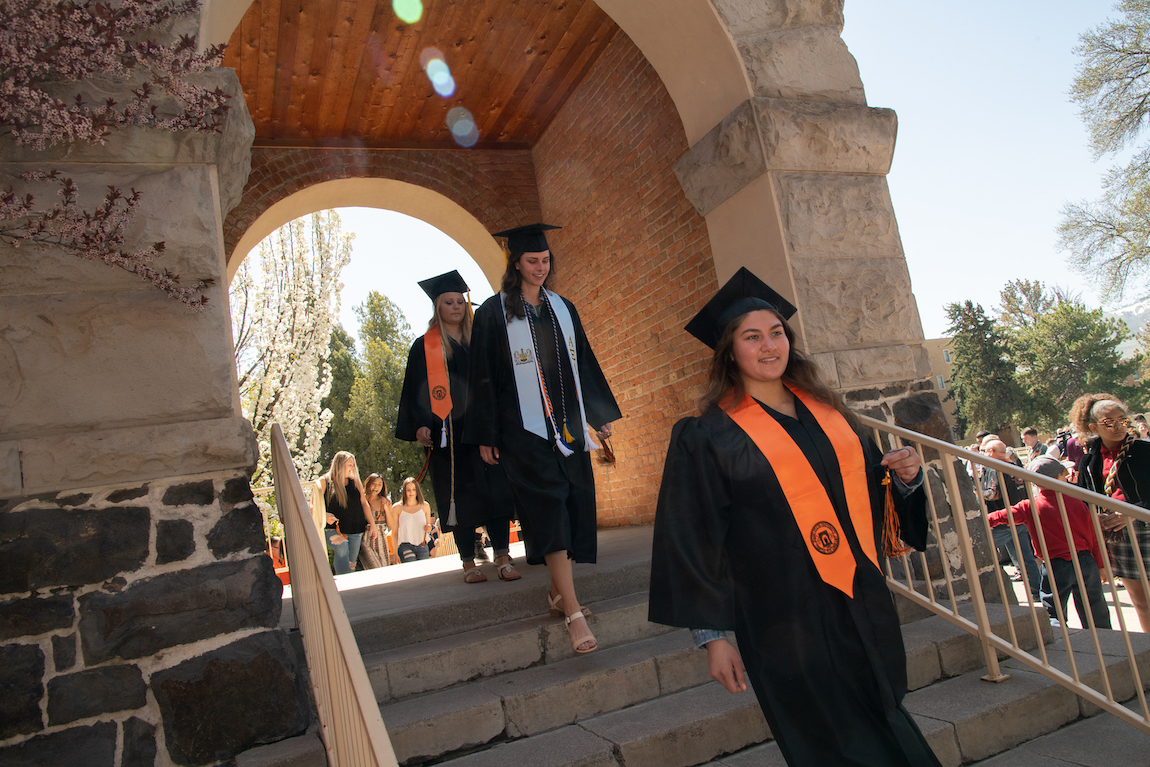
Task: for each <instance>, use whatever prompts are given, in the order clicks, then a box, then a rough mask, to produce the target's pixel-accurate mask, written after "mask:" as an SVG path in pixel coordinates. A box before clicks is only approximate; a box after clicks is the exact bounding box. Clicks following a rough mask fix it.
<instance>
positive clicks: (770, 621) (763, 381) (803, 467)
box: [649, 268, 939, 767]
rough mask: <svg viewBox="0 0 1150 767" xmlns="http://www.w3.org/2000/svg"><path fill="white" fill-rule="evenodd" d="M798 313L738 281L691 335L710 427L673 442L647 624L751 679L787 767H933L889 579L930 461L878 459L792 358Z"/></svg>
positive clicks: (703, 421)
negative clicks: (907, 700)
mask: <svg viewBox="0 0 1150 767" xmlns="http://www.w3.org/2000/svg"><path fill="white" fill-rule="evenodd" d="M794 312H795V308H794V307H793V306H791V305H790V304H789V303H787V301H786V300H784V299H783V298H782V297H781V296H779V295H778V294H777V293H776V292H775V291H773V290H771V289H770V288H769V287H768V286H767V285H765V284H764V283H763V282H762V281H761V280H759V279H758V278H757V277H755V275H753V274H752V273H751V272H750V271H748V270H747V269H745V268H744V269H740V270H739V271H738V272H737V273H736V274H735V275H734V277H732V278H731V280H730V281H729V282H727V283H726V285H724V286H723V288H722V289H721V290H720V291H719V292H718V293H717V294H716V295H715V297H714V298H712V299H711V301H709V302H708V303H707V304H706V306H704V307H703V309H702V311H700V312H699V314H698V315H697V316H696V317H695V318H694V319H693V320H692V321H691V322H690V323H689V324H688V325H687V328H686V329H687V331H688V332H690V333H691V334H692V335H694V336H695V337H696V338H698V339H699V340H701V341H702V342H703V343H705V344H706V345H707V346H709V347H711V348H712V349H713V350H714V353H713V356H712V359H711V367H710V376H709V380H708V383H707V389H706V393H705V394H704V395H703V397H702V400H701V402H700V410H701V412H702V415H700V416H698V417H695V418H686V419H684V420H682V421H680V422H679V423H678V424H676V425H675V428H674V430H673V431H672V433H671V443H670V447H669V449H668V452H667V460H666V464H665V466H664V469H663V480H662V486H661V488H660V490H659V500H658V508H657V511H656V515H655V532H654V539H653V552H652V560H651V590H650V607H649V617H650V620H652V621H654V622H656V623H662V624H666V625H670V626H683V627H687V628H691V629H693V633H694V635H695V641H696V644H699V645H702V646H705V647H706V649H707V656H708V662H709V666H710V670H711V676H712V677H713V678H714V679H716V680H718V681H719V682H720V683H721V684H722V685H723V686H724V687H725V688H726V689H727V690H729V691H730V692H733V693H738V692H741V691H743V690H745V689H746V682H745V680H746V679H750V681H751V685H752V687H753V688H754V692H755V695H756V697H757V698H758V701H759V703H760V705H761V706H762V709H763V713H764V714H765V716H766V719H767V722H768V724H769V725H770V728H771V733H772V735H773V736H774V737H775V740H776V741H777V742H778V744H779V748H780V749H781V751H782V753H783V757H784V758H785V759H786V760H787V763H788V764H790V765H792V767H826V766H827V765H845V764H851V765H857V766H867V767H893V766H894V765H899V766H901V767H908V766H909V767H928V766H934V765H938V764H939V762H938V760H937V759H936V758H935V756H934V754H933V752H932V751H931V748H930V746H929V745H928V744H927V742H926V740H925V738H924V737H923V735H922V733H921V732H920V731H919V729H918V726H917V725H916V724H915V722H914V719H913V718H912V717H911V715H910V714H909V713H908V712H907V711H906V709H905V708H904V707H903V705H902V699H903V697H904V695H905V694H906V684H907V683H906V653H905V649H904V647H903V642H902V635H901V632H900V630H899V621H898V615H897V613H896V611H895V608H894V602H893V600H892V599H891V595H890V591H889V590H888V588H887V585H886V580H885V578H884V575H883V572H882V570H881V567H880V564H879V562H880V560H879V557H880V556H881V555H882V554H883V553H888V552H889V553H891V554H893V553H895V552H896V551H898V552H901V551H902V550H903V549H902V547H901V544H898V542H897V541H898V539H899V538H901V539H902V540H905V541H907V542H909V543H910V544H911V545H913V546H914V547H915V548H917V549H919V550H922V549H925V547H926V542H927V519H926V499H925V493H924V491H923V489H922V482H923V473H922V471H921V467H920V460H919V456H918V454H917V453H916V452H915V450H914V449H913V448H900V449H897V450H893V451H891V452H889V453H887V454H886V455H882V454H881V453H880V452H879V450H878V448H877V447H876V446H875V444H874V443H873V442H872V441H871V440H870V439H869V438H867V437H866V436H865V435H864V432H863V428H862V426H861V424H860V423H859V421H858V419H857V418H856V417H855V415H854V414H853V413H852V412H851V411H850V410H849V409H847V407H846V406H845V405H844V404H843V402H842V400H841V399H840V398H839V397H838V395H836V394H835V393H834V392H833V391H832V390H831V389H830V388H829V387H828V386H827V385H826V384H825V383H823V381H822V380H821V379H820V377H819V373H818V369H817V368H816V366H815V365H814V363H812V362H811V361H810V359H809V358H808V357H807V356H805V355H804V354H802V353H801V352H800V351H799V350H798V349H796V348H795V347H794V338H795V336H794V332H793V331H792V330H791V328H790V326H789V325H788V324H787V319H788V318H789V317H790V316H791V315H792V314H793V313H794ZM888 470H889V472H890V473H891V474H893V477H894V479H893V485H886V489H887V491H889V492H890V493H891V496H890V500H891V501H892V505H893V511H892V514H891V516H890V517H887V516H886V514H885V513H884V504H885V500H884V498H885V496H886V492H885V491H884V480H887V481H889V477H890V475H888ZM888 525H889V526H890V527H889V528H888ZM895 528H898V529H899V530H900V532H894V529H895ZM888 529H889V530H890V533H889V534H888V533H886V532H885V531H887V530H888ZM895 547H897V549H896V548H895ZM730 630H733V631H734V632H735V636H736V638H737V640H738V649H736V648H735V646H734V645H732V644H731V643H730V641H729V640H728V639H727V638H726V636H725V634H724V632H726V631H730ZM744 664H745V672H744Z"/></svg>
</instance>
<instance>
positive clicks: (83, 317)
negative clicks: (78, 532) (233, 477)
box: [0, 287, 235, 492]
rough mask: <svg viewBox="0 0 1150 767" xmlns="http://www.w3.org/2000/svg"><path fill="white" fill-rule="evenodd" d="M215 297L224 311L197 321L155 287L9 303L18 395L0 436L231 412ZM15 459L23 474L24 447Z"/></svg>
mask: <svg viewBox="0 0 1150 767" xmlns="http://www.w3.org/2000/svg"><path fill="white" fill-rule="evenodd" d="M220 291H221V288H219V287H213V288H211V289H210V290H209V295H212V296H214V297H215V298H214V301H219V303H220V304H221V308H220V309H219V310H216V309H214V308H209V309H207V310H205V311H204V312H201V313H198V314H197V313H193V312H191V311H189V310H188V308H187V307H186V306H184V305H183V304H181V303H179V302H178V301H173V300H172V299H170V298H168V297H167V296H166V295H164V294H163V293H162V292H160V291H158V290H153V289H145V290H131V291H127V290H121V291H116V292H94V293H54V294H48V295H33V294H23V295H17V296H9V297H6V298H5V300H4V301H3V302H0V327H4V328H5V334H4V339H5V342H6V343H8V344H9V345H10V346H11V348H12V350H13V352H14V353H15V357H16V363H17V375H18V376H19V377H20V380H19V382H18V387H19V392H20V393H19V394H18V395H17V396H16V398H15V401H14V402H12V403H11V405H10V406H8V407H0V434H4V435H5V436H6V437H9V438H22V437H26V438H36V437H37V436H38V435H40V434H44V433H51V432H74V431H80V432H83V431H85V430H89V429H97V428H116V427H125V426H136V425H140V424H144V423H156V422H170V421H191V420H201V419H209V418H224V417H228V416H231V415H233V412H234V411H233V402H232V379H233V377H234V376H235V371H234V369H233V368H232V365H233V364H234V363H233V362H232V361H231V360H232V349H231V344H230V342H229V340H228V339H229V338H230V329H229V323H230V318H229V317H228V316H227V314H226V312H224V311H223V307H225V306H226V305H227V302H226V299H225V298H223V296H222V293H221V292H220ZM65 370H70V371H82V372H80V373H79V374H76V375H62V374H61V373H60V371H65ZM21 452H22V453H24V454H25V455H24V461H25V471H27V460H28V456H27V450H26V449H25V447H24V445H23V444H21ZM24 484H25V487H26V488H27V486H28V485H29V484H30V483H29V481H28V478H27V476H26V475H25V479H24ZM93 484H96V483H93ZM52 489H60V488H59V486H55V487H52ZM28 492H39V491H38V490H32V491H28Z"/></svg>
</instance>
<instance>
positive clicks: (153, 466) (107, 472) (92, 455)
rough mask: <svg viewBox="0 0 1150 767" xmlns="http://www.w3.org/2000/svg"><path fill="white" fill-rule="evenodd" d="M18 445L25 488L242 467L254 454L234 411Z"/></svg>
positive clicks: (29, 490)
mask: <svg viewBox="0 0 1150 767" xmlns="http://www.w3.org/2000/svg"><path fill="white" fill-rule="evenodd" d="M20 450H21V453H22V456H23V462H24V467H23V468H24V492H25V493H28V494H31V493H39V492H45V491H48V490H60V489H62V488H70V487H92V486H96V485H107V484H115V483H119V482H132V481H136V480H145V479H158V478H162V477H177V476H181V475H187V474H198V473H202V472H208V471H219V470H221V469H236V468H247V467H249V466H252V465H254V463H255V461H256V457H257V456H256V453H255V442H254V440H253V439H252V426H251V424H250V423H249V422H248V421H247V420H246V419H244V418H238V417H234V416H230V417H228V418H218V419H214V420H203V421H184V422H180V423H168V424H161V425H155V426H135V427H127V428H122V429H104V430H97V431H90V432H73V433H68V434H61V435H57V436H52V437H43V438H38V439H31V438H30V439H24V440H21V442H20Z"/></svg>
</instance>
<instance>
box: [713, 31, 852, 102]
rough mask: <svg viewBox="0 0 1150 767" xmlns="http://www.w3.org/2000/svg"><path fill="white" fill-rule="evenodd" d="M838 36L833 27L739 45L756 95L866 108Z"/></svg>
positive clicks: (761, 37)
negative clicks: (860, 105)
mask: <svg viewBox="0 0 1150 767" xmlns="http://www.w3.org/2000/svg"><path fill="white" fill-rule="evenodd" d="M839 31H840V30H839V29H837V28H836V27H833V26H828V27H798V28H796V29H788V30H783V31H781V32H769V33H767V34H763V35H753V36H748V37H743V38H741V39H739V40H737V41H736V42H737V43H738V48H739V54H740V55H741V56H742V59H743V63H744V64H745V65H746V68H747V74H748V75H749V76H750V79H751V89H752V90H753V92H754V94H755V95H756V96H768V97H771V98H783V99H802V100H804V101H830V102H834V103H839V104H866V94H865V93H864V92H863V84H862V78H861V77H859V70H858V64H857V63H856V62H855V59H854V56H852V55H851V54H850V51H848V50H847V46H846V43H844V42H843V41H842V38H841V37H840V36H839Z"/></svg>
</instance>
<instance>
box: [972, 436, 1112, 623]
mask: <svg viewBox="0 0 1150 767" xmlns="http://www.w3.org/2000/svg"><path fill="white" fill-rule="evenodd" d="M1026 468H1027V469H1029V470H1030V471H1033V472H1036V473H1038V474H1042V475H1043V476H1047V477H1051V478H1052V479H1060V480H1063V481H1065V480H1066V478H1067V476H1068V475H1067V471H1066V467H1065V466H1063V465H1062V464H1061V463H1060V462H1058V461H1056V460H1054V459H1053V458H1050V457H1048V456H1039V457H1038V458H1035V459H1034V460H1033V461H1031V462H1030V463H1029V464H1028V465H1027V467H1026ZM1062 502H1063V505H1064V506H1065V508H1066V519H1067V521H1068V522H1069V523H1070V534H1071V536H1072V538H1073V545H1071V543H1069V542H1067V540H1066V529H1065V528H1064V527H1063V525H1062V515H1061V513H1060V512H1059V509H1058V498H1057V493H1055V491H1053V490H1049V489H1047V488H1039V490H1038V493H1037V495H1035V498H1034V507H1033V508H1032V507H1031V503H1030V499H1026V500H1024V501H1020V502H1019V503H1016V504H1014V505H1013V506H1011V507H1010V512H1011V514H1012V515H1013V516H1014V521H1015V522H1016V523H1018V522H1021V523H1022V524H1024V525H1026V527H1027V529H1028V530H1029V531H1030V536H1031V539H1032V540H1033V541H1035V543H1034V554H1035V555H1036V556H1038V557H1041V556H1042V549H1041V547H1040V546H1039V545H1038V543H1037V541H1038V526H1037V524H1036V523H1035V521H1034V520H1035V517H1037V518H1038V520H1039V522H1041V524H1042V540H1043V541H1044V542H1045V543H1046V553H1047V555H1048V556H1049V559H1047V560H1046V572H1045V575H1044V577H1043V580H1042V601H1043V604H1045V605H1046V611H1047V612H1048V613H1049V614H1050V618H1051V620H1052V621H1053V620H1057V619H1058V611H1057V609H1056V608H1055V605H1054V592H1055V591H1057V592H1058V603H1059V605H1060V606H1061V607H1062V613H1063V615H1065V614H1066V604H1067V601H1068V600H1069V599H1070V593H1071V591H1073V592H1074V607H1075V609H1076V610H1078V619H1079V620H1080V621H1081V622H1082V625H1083V627H1087V626H1089V625H1090V623H1089V621H1088V620H1087V617H1086V614H1087V612H1089V613H1090V615H1091V616H1092V617H1093V618H1094V626H1095V628H1100V629H1108V628H1110V610H1109V609H1108V608H1107V606H1106V600H1105V599H1104V598H1103V596H1102V577H1101V575H1100V572H1099V568H1100V567H1101V565H1102V551H1101V549H1100V548H1099V546H1098V538H1097V537H1096V536H1095V535H1094V524H1093V522H1092V521H1091V519H1090V510H1089V509H1088V508H1086V504H1085V503H1083V502H1082V501H1080V500H1078V499H1077V498H1071V497H1069V496H1066V495H1064V496H1062ZM1036 510H1037V513H1036ZM1006 514H1007V512H1006V510H1005V509H1004V510H1002V511H995V512H991V514H990V524H991V525H995V524H998V525H1003V524H1005V522H1006ZM1019 542H1020V543H1021V540H1020V541H1019ZM1072 555H1073V556H1074V557H1075V558H1077V559H1078V566H1079V568H1080V569H1081V570H1082V582H1083V583H1084V584H1085V585H1086V597H1085V599H1083V595H1082V589H1081V588H1079V585H1078V577H1077V576H1076V575H1075V573H1074V560H1073V559H1072V558H1071V557H1072ZM1052 580H1053V585H1054V587H1056V588H1052V587H1051V581H1052Z"/></svg>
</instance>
